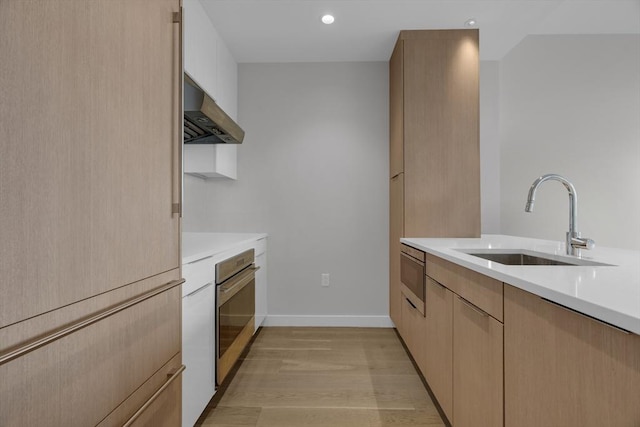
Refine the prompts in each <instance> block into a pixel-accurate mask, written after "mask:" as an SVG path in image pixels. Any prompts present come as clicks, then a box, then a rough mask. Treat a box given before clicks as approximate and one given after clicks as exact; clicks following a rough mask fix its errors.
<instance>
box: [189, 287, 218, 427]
mask: <svg viewBox="0 0 640 427" xmlns="http://www.w3.org/2000/svg"><path fill="white" fill-rule="evenodd" d="M186 276H187V275H186V274H185V278H186V279H187V280H189V279H188V278H187V277H186ZM215 292H216V286H215V284H214V283H209V284H207V285H205V286H204V287H202V288H200V289H198V290H196V291H194V292H192V293H191V294H189V295H186V296H185V297H183V298H182V351H183V354H182V360H183V363H184V365H185V366H186V367H187V369H186V370H185V371H184V374H183V381H184V387H183V396H182V425H183V426H192V425H194V424H195V422H196V421H197V420H198V417H200V414H201V413H202V411H203V410H204V408H205V407H206V406H207V403H209V400H211V398H212V397H213V395H214V394H215V391H216V388H215V387H216V378H215V369H214V366H215V322H216V311H215V305H216V300H215V298H216V294H215Z"/></svg>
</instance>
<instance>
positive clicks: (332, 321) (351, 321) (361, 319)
mask: <svg viewBox="0 0 640 427" xmlns="http://www.w3.org/2000/svg"><path fill="white" fill-rule="evenodd" d="M262 326H317V327H355V328H393V327H394V325H393V322H391V319H390V318H389V316H295V315H294V316H289V315H272V314H269V315H267V318H266V319H265V320H264V323H263V324H262Z"/></svg>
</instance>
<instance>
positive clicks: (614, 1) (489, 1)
mask: <svg viewBox="0 0 640 427" xmlns="http://www.w3.org/2000/svg"><path fill="white" fill-rule="evenodd" d="M201 2H202V4H203V5H204V8H205V10H206V11H207V13H208V14H209V16H210V18H211V21H212V22H213V25H214V26H215V28H216V30H217V31H218V33H219V34H220V36H221V37H222V39H223V40H224V41H225V43H226V45H227V46H228V47H229V50H230V51H231V53H232V55H233V56H234V58H235V59H236V61H237V62H239V63H242V62H324V61H387V60H388V59H389V56H390V55H391V50H392V48H393V45H394V43H395V40H396V38H397V36H398V31H400V30H404V29H449V28H464V22H465V21H466V20H467V19H469V18H475V19H476V20H477V21H478V28H479V29H480V57H481V59H484V60H499V59H501V58H502V57H503V56H504V55H505V54H506V53H507V52H509V50H510V49H511V48H513V47H514V46H515V45H517V44H518V43H519V42H520V41H521V40H522V39H523V38H524V37H526V36H527V35H529V34H624V33H636V34H637V33H640V0H201ZM325 13H331V14H333V15H335V18H336V20H335V23H334V24H332V25H325V24H322V23H321V22H320V17H321V16H322V15H323V14H325Z"/></svg>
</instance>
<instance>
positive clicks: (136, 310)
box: [0, 270, 181, 427]
mask: <svg viewBox="0 0 640 427" xmlns="http://www.w3.org/2000/svg"><path fill="white" fill-rule="evenodd" d="M173 276H174V277H176V278H177V277H178V271H177V270H176V271H175V272H174V274H173ZM180 294H181V290H180V286H176V287H173V288H171V289H169V290H167V291H164V292H162V293H161V294H159V295H156V296H153V297H152V298H149V299H147V300H144V301H142V302H140V303H138V304H136V305H133V306H132V307H129V308H127V309H125V310H122V311H120V312H118V313H115V314H113V315H111V316H109V317H106V318H105V319H103V320H100V321H98V322H96V323H93V324H91V325H89V326H87V327H85V328H82V329H80V330H78V331H77V332H74V333H71V334H69V335H67V336H64V337H62V338H60V339H58V340H56V341H53V342H52V343H50V344H48V345H45V346H43V347H40V348H37V349H35V350H33V351H31V352H29V353H27V354H25V355H23V356H21V357H18V358H16V359H14V360H11V361H8V362H7V363H3V364H2V365H0V377H2V381H0V396H1V397H0V402H1V406H0V407H1V408H2V411H0V425H2V426H7V427H8V426H35V425H42V423H43V420H46V424H47V425H51V426H89V425H96V424H98V423H99V422H100V421H101V420H102V419H103V418H104V417H106V416H107V415H108V414H109V413H110V412H111V411H112V410H113V409H114V408H116V407H117V406H118V405H119V404H120V403H121V402H122V401H124V400H125V399H126V398H127V397H128V396H129V395H131V394H132V393H133V392H134V391H136V389H137V388H138V387H139V386H140V385H141V384H143V383H144V382H145V381H146V380H147V379H148V378H149V377H151V376H152V375H153V374H154V373H155V372H156V371H157V370H158V369H160V368H161V367H162V366H163V365H164V364H165V363H166V362H167V361H168V360H170V359H172V358H173V357H175V356H176V355H177V354H179V353H180V342H181V339H180V333H181V331H180V316H181V302H180ZM143 402H144V400H143V401H141V402H139V403H140V404H141V403H143ZM178 403H179V402H178ZM135 409H136V408H133V410H132V411H131V412H130V413H129V414H128V415H129V416H130V415H132V414H133V412H135Z"/></svg>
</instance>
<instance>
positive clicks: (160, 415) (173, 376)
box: [97, 354, 183, 427]
mask: <svg viewBox="0 0 640 427" xmlns="http://www.w3.org/2000/svg"><path fill="white" fill-rule="evenodd" d="M181 356H182V355H181V354H178V355H176V356H175V357H173V358H172V359H171V360H170V361H169V362H167V363H166V364H165V365H164V366H163V367H162V368H160V370H158V372H156V373H155V374H153V376H152V377H151V378H149V379H148V380H147V381H146V382H145V383H144V384H143V385H142V386H140V388H139V389H138V390H136V391H135V392H134V393H133V394H132V395H131V396H130V397H129V398H128V399H127V400H125V401H124V402H122V404H121V405H120V406H118V407H117V408H116V409H115V410H114V411H113V412H112V413H111V414H109V416H108V417H107V418H105V419H104V420H102V422H101V423H100V424H98V426H97V427H117V426H123V425H125V424H126V423H128V424H126V425H131V426H147V425H148V426H153V427H156V426H158V427H161V426H178V425H180V409H181V401H182V400H181V390H182V386H181V384H182V370H183V369H182V362H181V359H182V357H181ZM145 405H146V406H145ZM140 408H144V409H140ZM139 409H140V411H139V413H137V412H136V411H138V410H139Z"/></svg>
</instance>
